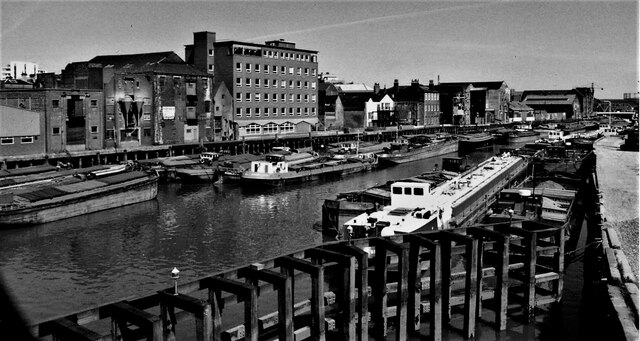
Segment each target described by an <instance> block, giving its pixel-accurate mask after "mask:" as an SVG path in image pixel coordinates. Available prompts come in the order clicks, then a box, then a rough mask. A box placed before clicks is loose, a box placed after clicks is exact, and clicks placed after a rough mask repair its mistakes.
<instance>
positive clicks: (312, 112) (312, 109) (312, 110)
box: [311, 107, 316, 116]
mask: <svg viewBox="0 0 640 341" xmlns="http://www.w3.org/2000/svg"><path fill="white" fill-rule="evenodd" d="M315 115H316V108H315V107H313V108H311V116H315Z"/></svg>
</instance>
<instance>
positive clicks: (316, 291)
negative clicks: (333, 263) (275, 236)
mask: <svg viewBox="0 0 640 341" xmlns="http://www.w3.org/2000/svg"><path fill="white" fill-rule="evenodd" d="M274 265H275V266H279V267H280V268H281V269H282V271H286V273H287V274H289V276H290V277H293V269H296V270H299V271H302V272H305V273H308V274H309V275H310V276H311V339H312V340H314V341H324V340H325V338H326V336H325V330H324V316H325V313H324V311H325V310H324V268H323V267H322V266H321V265H316V264H313V263H311V262H309V261H307V260H304V259H299V258H294V257H291V256H284V257H280V258H276V260H275V262H274Z"/></svg>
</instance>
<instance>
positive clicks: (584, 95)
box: [521, 88, 594, 120]
mask: <svg viewBox="0 0 640 341" xmlns="http://www.w3.org/2000/svg"><path fill="white" fill-rule="evenodd" d="M521 97H522V102H523V103H524V104H526V105H528V106H530V107H531V108H533V109H534V110H535V114H536V116H539V117H540V119H547V120H548V119H551V120H553V119H572V118H574V119H582V118H585V117H590V116H591V114H592V113H593V103H594V99H593V89H592V88H574V89H570V90H524V91H523V92H522V96H521Z"/></svg>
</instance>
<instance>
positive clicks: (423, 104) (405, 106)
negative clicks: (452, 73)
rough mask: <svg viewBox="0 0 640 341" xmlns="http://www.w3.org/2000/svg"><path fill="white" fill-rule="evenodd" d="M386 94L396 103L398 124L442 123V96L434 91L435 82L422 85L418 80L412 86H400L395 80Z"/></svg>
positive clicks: (429, 124) (412, 82)
mask: <svg viewBox="0 0 640 341" xmlns="http://www.w3.org/2000/svg"><path fill="white" fill-rule="evenodd" d="M385 92H386V93H387V94H388V95H389V96H390V97H391V99H392V100H393V101H394V103H395V108H394V110H395V113H396V117H397V123H399V124H412V125H426V126H435V125H439V124H440V123H441V122H440V114H441V111H440V94H439V93H438V92H437V91H436V90H435V89H434V85H433V81H429V85H428V86H427V85H422V84H420V82H419V81H418V80H417V79H414V80H412V81H411V85H408V86H406V85H402V86H401V85H399V83H398V80H397V79H396V80H394V82H393V87H392V88H390V89H386V90H385Z"/></svg>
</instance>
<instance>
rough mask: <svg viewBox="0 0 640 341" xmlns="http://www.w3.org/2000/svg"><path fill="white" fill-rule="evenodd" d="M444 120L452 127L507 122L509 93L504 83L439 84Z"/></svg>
mask: <svg viewBox="0 0 640 341" xmlns="http://www.w3.org/2000/svg"><path fill="white" fill-rule="evenodd" d="M436 88H437V89H438V91H439V92H440V95H441V97H442V98H443V100H446V102H447V103H446V104H445V103H444V102H445V101H441V103H442V105H443V107H442V108H443V110H442V111H443V121H444V122H446V123H451V124H455V125H468V124H491V123H502V122H506V121H507V118H508V113H509V102H510V100H511V90H510V89H509V86H508V85H507V83H506V82H504V81H495V82H456V83H440V84H438V85H437V86H436Z"/></svg>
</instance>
